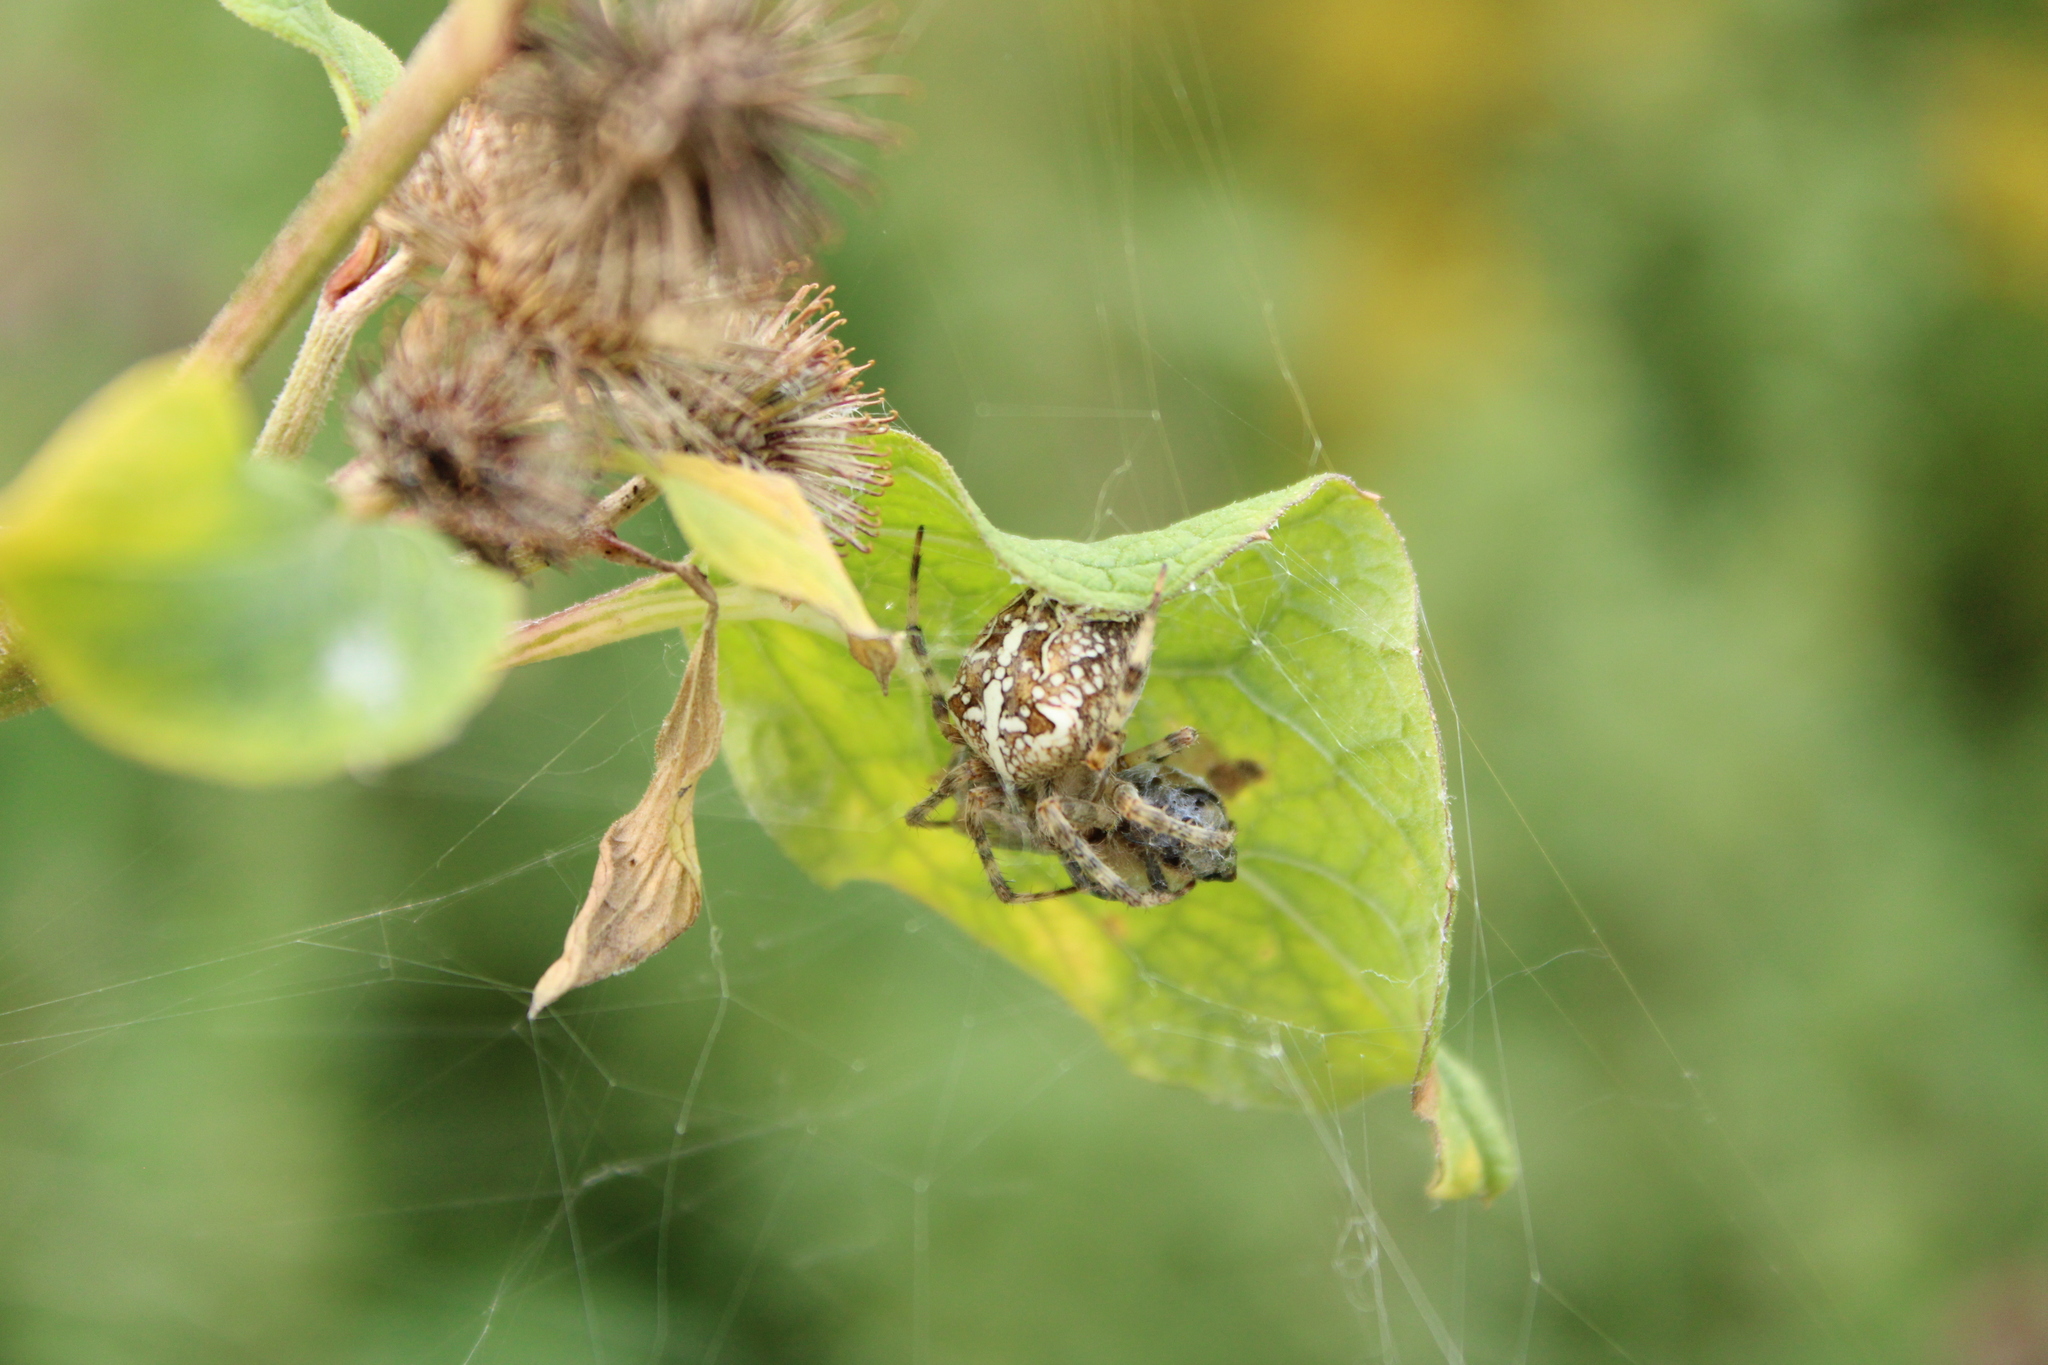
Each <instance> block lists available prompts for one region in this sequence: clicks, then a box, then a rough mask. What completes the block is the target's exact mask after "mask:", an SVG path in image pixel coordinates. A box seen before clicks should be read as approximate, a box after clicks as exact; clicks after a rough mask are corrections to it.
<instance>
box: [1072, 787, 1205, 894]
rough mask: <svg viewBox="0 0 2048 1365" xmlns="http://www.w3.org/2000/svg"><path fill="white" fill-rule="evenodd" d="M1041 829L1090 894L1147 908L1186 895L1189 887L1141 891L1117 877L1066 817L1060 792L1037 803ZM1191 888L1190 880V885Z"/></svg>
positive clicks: (1076, 879) (1076, 878)
mask: <svg viewBox="0 0 2048 1365" xmlns="http://www.w3.org/2000/svg"><path fill="white" fill-rule="evenodd" d="M1038 828H1039V831H1040V832H1041V833H1043V834H1044V835H1045V837H1046V841H1047V842H1048V843H1050V844H1052V846H1053V847H1054V848H1055V849H1057V850H1058V852H1059V855H1060V856H1061V857H1062V858H1064V859H1066V861H1067V867H1068V870H1069V871H1072V872H1074V873H1075V876H1074V880H1075V881H1076V882H1083V881H1085V882H1087V883H1088V890H1089V893H1090V894H1092V895H1096V896H1100V897H1102V898H1103V899H1104V900H1115V901H1122V902H1123V903H1124V904H1125V905H1131V906H1138V907H1144V906H1151V905H1164V904H1166V903H1167V902H1168V901H1176V900H1179V899H1180V898H1181V897H1182V896H1185V895H1186V894H1187V891H1186V890H1182V891H1140V890H1138V889H1137V888H1136V887H1134V886H1132V885H1131V884H1130V883H1129V882H1127V881H1125V880H1124V879H1123V878H1122V877H1119V876H1117V875H1116V873H1115V872H1113V871H1111V870H1110V866H1109V864H1108V863H1105V862H1103V861H1102V858H1101V856H1100V855H1098V854H1097V853H1096V852H1095V850H1094V849H1092V848H1090V847H1088V841H1087V840H1086V839H1083V838H1082V837H1081V834H1080V831H1079V830H1076V829H1075V828H1074V825H1073V822H1072V821H1071V820H1069V819H1067V813H1066V812H1065V811H1064V810H1062V809H1060V798H1059V796H1058V794H1057V793H1055V794H1053V795H1049V796H1047V797H1045V798H1044V799H1043V800H1041V801H1040V802H1039V803H1038ZM1192 887H1193V883H1192V882H1191V883H1189V888H1190V889H1192Z"/></svg>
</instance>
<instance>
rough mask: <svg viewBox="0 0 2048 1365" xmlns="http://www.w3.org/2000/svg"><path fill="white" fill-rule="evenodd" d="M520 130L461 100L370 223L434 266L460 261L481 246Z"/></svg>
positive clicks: (475, 103) (481, 106)
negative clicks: (485, 225)
mask: <svg viewBox="0 0 2048 1365" xmlns="http://www.w3.org/2000/svg"><path fill="white" fill-rule="evenodd" d="M520 136H521V134H520V130H519V129H517V128H515V127H514V126H513V125H512V124H510V123H508V122H507V121H506V120H505V119H503V118H502V117H500V116H499V115H498V114H497V113H496V112H494V111H493V110H491V109H490V108H488V107H487V106H485V105H484V104H482V103H480V102H479V101H477V100H474V99H468V100H464V101H463V102H462V103H461V104H459V105H457V106H456V108H455V112H453V113H451V114H450V115H449V116H448V121H447V122H446V123H444V124H442V125H441V130H440V131H439V132H438V133H436V134H435V135H434V138H433V140H432V141H430V142H429V143H428V144H427V146H426V149H425V150H424V151H422V152H421V153H420V158H419V160H418V161H416V162H414V163H413V168H412V170H411V171H410V172H409V173H407V175H406V177H405V178H404V179H403V180H401V181H399V183H398V187H397V188H396V189H395V190H393V191H392V192H391V197H390V198H389V199H387V200H385V201H384V204H383V205H382V207H380V208H379V209H378V210H377V218H376V223H377V226H378V228H379V229H381V230H382V231H383V232H384V234H385V235H386V236H387V237H390V238H392V239H393V240H395V241H398V242H401V243H403V244H404V245H405V246H406V247H407V248H408V249H410V250H411V252H412V254H413V255H414V256H416V257H418V258H419V259H420V260H422V261H424V262H426V263H428V264H430V265H432V266H434V267H435V268H437V269H441V270H447V269H450V268H453V267H457V266H461V265H463V264H465V263H466V262H467V261H468V260H469V259H470V258H472V257H473V256H474V255H475V254H476V252H477V251H478V250H479V249H480V247H481V245H482V241H483V234H484V223H485V221H486V219H487V218H488V217H489V216H490V214H491V211H492V200H493V197H494V195H495V194H496V192H497V185H498V181H499V179H500V177H501V175H502V168H503V167H504V166H505V165H506V164H508V163H509V162H510V161H511V160H512V159H513V147H514V143H515V142H516V141H517V140H518V139H519V138H520Z"/></svg>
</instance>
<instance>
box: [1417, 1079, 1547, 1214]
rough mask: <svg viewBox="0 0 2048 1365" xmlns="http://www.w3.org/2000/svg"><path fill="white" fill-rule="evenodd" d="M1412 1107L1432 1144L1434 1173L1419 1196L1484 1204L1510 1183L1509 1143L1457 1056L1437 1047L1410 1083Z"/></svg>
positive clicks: (1513, 1163) (1514, 1173)
mask: <svg viewBox="0 0 2048 1365" xmlns="http://www.w3.org/2000/svg"><path fill="white" fill-rule="evenodd" d="M1413 1103H1414V1108H1415V1116H1416V1117H1417V1118H1419V1119H1421V1120H1422V1121H1423V1122H1424V1123H1427V1124H1429V1125H1430V1127H1431V1129H1432V1130H1433V1132H1434V1136H1435V1141H1436V1169H1435V1171H1434V1172H1432V1173H1431V1175H1430V1178H1429V1184H1428V1185H1426V1186H1424V1188H1423V1193H1425V1194H1427V1195H1428V1196H1429V1197H1430V1198H1431V1199H1434V1200H1438V1201H1439V1202H1446V1203H1447V1202H1449V1201H1451V1200H1453V1199H1471V1198H1473V1197H1474V1196H1477V1197H1478V1198H1479V1199H1481V1200H1482V1201H1483V1202H1485V1203H1488V1204H1490V1203H1492V1202H1493V1201H1494V1199H1495V1198H1497V1197H1498V1196H1499V1195H1500V1194H1502V1193H1503V1192H1504V1191H1506V1190H1507V1189H1508V1187H1509V1186H1511V1185H1513V1184H1514V1183H1515V1180H1516V1179H1517V1178H1518V1177H1519V1176H1520V1174H1521V1159H1520V1157H1519V1155H1518V1154H1517V1153H1516V1151H1515V1146H1514V1140H1513V1139H1512V1138H1511V1137H1510V1136H1509V1135H1508V1130H1507V1125H1506V1124H1504V1123H1502V1122H1501V1118H1500V1113H1499V1111H1498V1110H1496V1109H1495V1108H1494V1105H1493V1098H1492V1096H1490V1095H1488V1094H1487V1093H1486V1086H1485V1083H1484V1082H1483V1081H1481V1080H1480V1078H1479V1075H1478V1073H1477V1072H1475V1071H1473V1070H1472V1068H1471V1067H1470V1066H1469V1065H1467V1064H1466V1063H1465V1062H1464V1061H1463V1060H1462V1059H1461V1058H1459V1057H1457V1056H1455V1055H1453V1054H1451V1053H1449V1052H1446V1051H1444V1050H1443V1049H1442V1048H1439V1049H1438V1050H1437V1054H1436V1062H1435V1064H1434V1065H1433V1066H1431V1067H1430V1069H1429V1070H1428V1071H1426V1072H1424V1073H1423V1075H1422V1078H1421V1079H1420V1080H1418V1081H1417V1082H1416V1083H1415V1090H1414V1096H1413Z"/></svg>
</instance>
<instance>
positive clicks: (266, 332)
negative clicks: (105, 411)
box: [191, 0, 525, 374]
mask: <svg viewBox="0 0 2048 1365" xmlns="http://www.w3.org/2000/svg"><path fill="white" fill-rule="evenodd" d="M524 7H525V5H524V0H453V3H451V4H450V5H449V6H448V9H447V10H446V12H444V13H443V14H442V15H441V17H440V18H439V19H438V20H436V21H435V23H434V27H433V28H432V29H430V30H429V31H428V33H427V36H426V37H425V38H422V39H421V40H420V45H419V47H418V48H416V49H415V50H414V52H413V56H412V60H411V61H410V62H408V63H406V67H405V74H404V75H402V76H400V77H399V78H398V84H396V85H394V86H392V87H391V91H390V93H388V94H387V95H385V96H384V98H383V99H381V100H379V101H378V102H377V105H376V107H375V108H373V109H372V110H370V113H369V116H368V117H367V118H365V119H364V120H363V125H362V127H361V128H359V129H357V130H356V134H355V136H354V137H353V138H352V139H351V140H350V142H349V144H348V146H347V148H346V149H344V150H343V152H342V154H341V156H340V158H339V159H338V160H336V161H335V163H334V166H333V167H332V169H330V170H329V171H328V172H327V174H326V175H324V176H322V177H320V181H319V183H318V184H316V185H314V186H313V190H312V193H310V194H308V195H307V196H306V198H305V201H304V202H303V203H301V204H300V205H299V207H298V210H297V211H296V212H295V213H293V214H292V216H291V219H290V221H288V222H287V223H286V224H285V225H284V229H283V230H282V231H281V232H279V233H278V234H277V236H276V238H275V239H273V240H272V242H271V243H270V246H269V247H268V248H267V249H265V251H264V253H263V256H262V258H261V259H259V260H258V261H257V262H256V264H255V266H254V267H253V268H252V269H251V270H250V271H249V274H248V275H247V277H245V278H244V279H243V281H242V283H241V286H240V287H239V288H237V289H236V290H235V293H234V297H232V298H230V299H229V300H228V302H227V306H226V307H224V308H222V309H221V310H220V312H219V314H218V315H217V316H215V318H214V320H213V322H212V324H211V325H209V326H208V327H207V329H206V335H204V336H202V337H201V338H200V339H199V343H198V344H197V345H196V346H194V347H193V348H192V355H191V358H192V359H193V360H194V361H205V362H208V363H211V364H213V365H217V366H220V367H222V368H224V369H227V370H230V371H232V372H234V373H236V374H240V373H241V372H242V371H243V370H246V369H248V368H249V366H250V365H251V364H253V363H254V362H255V360H256V358H257V357H258V356H259V355H261V354H262V353H263V350H264V348H265V347H266V346H268V345H269V344H270V342H271V340H272V339H273V338H274V337H276V335H277V334H278V332H279V330H280V329H282V328H283V326H284V324H285V322H286V321H287V320H288V319H289V318H290V317H291V315H292V313H293V311H294V310H295V309H297V308H298V306H299V304H300V303H302V302H303V301H304V300H305V297H306V295H308V294H310V293H311V292H312V291H313V287H314V286H315V285H316V284H318V283H319V282H320V279H321V277H322V276H323V275H325V274H326V273H327V270H328V268H329V267H330V266H331V265H333V263H334V260H335V258H336V257H337V256H339V255H340V254H341V250H342V247H343V246H344V245H345V244H346V243H347V242H348V240H349V238H350V237H351V236H353V235H354V234H355V232H356V230H357V229H358V228H360V227H361V226H362V225H363V222H364V220H365V219H367V218H368V217H369V216H370V214H371V213H372V212H373V211H374V210H375V209H376V207H377V205H378V204H380V203H382V202H383V199H384V196H385V195H387V194H389V193H390V192H391V187H392V186H394V185H396V184H397V183H398V181H399V179H400V177H402V176H403V175H404V174H405V173H406V171H408V170H409V169H411V167H412V164H413V162H414V161H415V160H417V159H418V157H419V154H420V150H421V149H422V148H424V147H425V146H426V145H427V142H428V140H429V139H430V138H432V137H433V136H434V134H435V133H436V132H437V131H438V130H439V129H440V127H441V125H442V123H444V122H445V121H446V120H447V118H448V113H449V111H450V110H452V109H453V108H454V107H455V106H456V104H457V103H459V102H460V101H461V99H462V97H463V96H465V95H467V94H468V93H469V92H470V91H471V90H473V89H475V88H476V85H477V83H478V82H479V81H481V80H482V79H483V78H484V77H485V76H487V75H489V74H490V73H491V71H492V70H493V69H494V68H496V67H497V65H498V64H499V63H500V62H502V61H503V60H504V59H505V58H506V57H507V56H508V55H509V54H510V53H511V51H512V43H513V39H514V37H515V35H516V34H517V32H518V25H519V16H520V13H521V11H522V10H523V9H524Z"/></svg>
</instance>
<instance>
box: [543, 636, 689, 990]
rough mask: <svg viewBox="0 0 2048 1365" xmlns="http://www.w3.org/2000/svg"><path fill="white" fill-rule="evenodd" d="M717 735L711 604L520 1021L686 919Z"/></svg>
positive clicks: (669, 934) (613, 970)
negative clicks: (645, 762)
mask: <svg viewBox="0 0 2048 1365" xmlns="http://www.w3.org/2000/svg"><path fill="white" fill-rule="evenodd" d="M723 731H724V716H723V712H722V711H721V710H720V709H719V704H718V613H717V609H716V607H715V606H714V607H712V608H711V609H710V611H709V613H708V615H707V616H706V618H705V621H704V631H703V633H702V634H701V635H700V636H699V637H698V639H697V647H696V648H695V649H694V650H692V651H691V653H690V663H689V666H688V667H687V668H685V669H684V670H683V685H682V688H681V690H680V691H679V692H678V693H677V694H676V704H675V707H674V709H673V710H671V711H670V712H669V713H668V719H667V720H665V721H663V722H662V725H661V733H660V734H659V735H658V736H657V737H656V738H655V741H654V778H653V780H652V781H651V782H649V783H648V784H647V794H646V795H645V796H642V797H641V798H640V804H639V805H637V806H635V807H633V809H632V810H630V811H628V812H627V813H626V814H625V815H623V816H621V817H619V819H618V820H617V821H615V822H614V823H613V825H612V827H611V828H610V829H609V830H607V831H605V836H604V839H603V841H602V843H600V845H599V846H598V856H597V873H596V875H595V876H593V877H592V878H591V880H590V895H589V896H588V897H586V898H585V900H584V902H583V908H582V909H581V910H579V911H577V912H576V920H575V922H574V923H573V924H571V925H570V926H569V934H568V937H567V938H565V939H564V940H563V941H562V955H561V957H559V958H557V959H556V960H555V964H554V965H553V966H552V967H549V968H548V969H547V971H546V972H544V973H543V974H542V975H541V978H540V981H539V982H538V983H537V984H536V985H535V986H534V988H533V1004H532V1006H531V1007H530V1008H529V1009H528V1010H527V1012H526V1017H527V1018H529V1019H532V1018H535V1017H537V1016H538V1015H539V1014H540V1012H541V1011H542V1010H544V1009H546V1008H547V1007H548V1006H549V1005H552V1004H554V1003H555V1001H557V1000H559V999H561V998H562V997H563V996H564V995H567V994H568V993H569V992H570V991H573V990H575V989H576V988H577V987H578V986H587V985H589V984H590V983H591V982H593V981H602V980H603V979H604V978H605V977H608V976H616V975H618V974H619V973H620V972H624V971H631V970H632V969H633V968H634V967H637V966H639V965H640V964H641V963H642V962H645V961H646V960H647V959H648V958H650V957H652V956H654V954H656V953H658V952H660V951H661V950H662V949H663V948H666V947H667V946H668V945H669V942H670V941H671V940H672V939H674V938H675V936H676V935H677V934H680V933H682V932H683V930H685V929H687V928H689V927H690V925H691V924H692V923H694V922H695V921H696V918H697V913H698V911H699V910H701V909H702V908H703V905H704V885H703V871H702V869H701V868H700V867H699V866H698V862H697V826H696V806H697V780H698V779H699V778H701V777H702V776H703V775H704V771H705V769H707V768H709V767H710V766H711V760H712V759H714V758H716V757H717V756H718V744H719V740H720V737H721V736H722V734H723Z"/></svg>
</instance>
